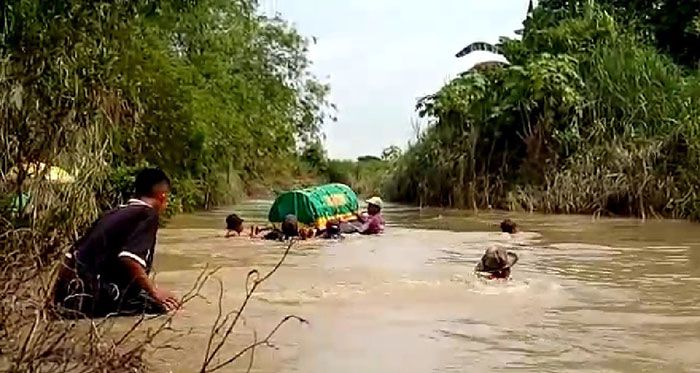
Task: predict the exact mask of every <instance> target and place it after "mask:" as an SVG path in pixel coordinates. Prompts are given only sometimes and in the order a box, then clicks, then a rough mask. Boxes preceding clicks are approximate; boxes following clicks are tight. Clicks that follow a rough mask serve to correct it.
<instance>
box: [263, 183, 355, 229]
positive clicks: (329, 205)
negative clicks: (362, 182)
mask: <svg viewBox="0 0 700 373" xmlns="http://www.w3.org/2000/svg"><path fill="white" fill-rule="evenodd" d="M359 207H360V206H359V202H358V200H357V195H356V194H355V192H354V191H353V190H352V189H351V188H350V187H349V186H347V185H344V184H326V185H320V186H317V187H313V188H308V189H299V190H292V191H289V192H284V193H282V194H280V195H279V196H277V199H275V202H274V203H273V204H272V207H271V208H270V213H269V214H268V219H269V220H270V222H272V223H281V222H282V221H283V220H284V218H285V217H286V216H287V215H288V214H294V215H296V217H297V220H298V221H299V222H300V223H303V224H306V225H310V226H316V227H317V228H324V227H325V226H326V222H327V221H328V220H333V219H335V220H343V221H346V220H352V219H353V218H354V216H355V215H354V214H355V213H356V212H357V211H358V209H359Z"/></svg>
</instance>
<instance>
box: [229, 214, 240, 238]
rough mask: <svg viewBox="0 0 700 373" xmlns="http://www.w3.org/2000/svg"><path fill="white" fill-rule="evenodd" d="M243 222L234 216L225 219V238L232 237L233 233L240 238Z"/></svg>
mask: <svg viewBox="0 0 700 373" xmlns="http://www.w3.org/2000/svg"><path fill="white" fill-rule="evenodd" d="M243 222H244V220H243V219H242V218H241V217H239V216H238V215H236V214H230V215H229V216H227V217H226V237H227V238H228V237H230V236H232V235H233V234H234V233H235V234H236V235H237V236H240V235H241V233H242V232H243Z"/></svg>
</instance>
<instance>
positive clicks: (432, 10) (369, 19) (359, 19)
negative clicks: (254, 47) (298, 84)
mask: <svg viewBox="0 0 700 373" xmlns="http://www.w3.org/2000/svg"><path fill="white" fill-rule="evenodd" d="M268 2H270V3H269V4H267V3H265V1H263V2H262V6H263V8H264V9H267V8H272V10H274V11H276V12H279V13H281V15H282V17H283V18H285V19H287V20H289V21H291V22H293V23H294V24H295V25H296V26H297V28H298V29H299V31H300V32H301V33H302V34H304V35H306V36H316V37H317V39H318V40H317V44H316V45H313V46H312V47H311V50H310V57H311V59H312V60H313V62H314V64H313V72H314V73H315V74H316V75H317V76H318V77H319V78H321V79H322V80H323V81H327V82H329V83H330V84H331V91H332V93H331V100H332V101H333V102H334V103H335V104H336V105H337V106H338V109H339V110H338V122H337V123H329V124H327V125H326V127H325V130H324V132H325V133H326V135H327V141H326V146H327V148H328V152H329V155H330V156H331V157H335V158H356V157H358V156H361V155H366V154H371V155H378V154H380V153H381V151H382V149H384V148H386V147H388V146H390V145H398V146H401V147H403V146H405V145H406V142H407V141H408V140H409V139H412V138H414V130H413V128H412V123H411V121H412V120H413V119H414V118H415V117H416V112H415V104H416V100H417V99H418V98H419V97H422V96H425V95H427V94H430V93H433V92H434V91H436V90H437V89H439V88H440V87H441V86H442V85H443V84H444V83H445V82H446V81H447V80H448V79H449V78H450V77H453V76H455V75H456V74H458V73H460V72H462V71H465V70H467V69H469V68H471V67H472V66H473V65H474V64H475V63H477V62H480V61H483V60H484V59H488V58H493V56H490V55H489V54H488V52H477V53H474V54H473V55H469V56H467V57H464V58H456V57H454V55H455V53H457V52H458V51H459V50H460V49H462V48H463V47H465V46H466V45H468V44H469V43H472V42H475V41H486V42H490V43H495V42H497V41H498V37H499V36H501V35H506V36H513V35H514V34H513V31H514V30H516V29H519V28H521V27H522V21H523V19H524V18H525V13H526V9H527V3H528V1H527V0H489V1H481V0H441V1H439V2H436V3H434V4H430V3H426V2H425V1H418V0H403V1H401V0H323V1H318V0H274V1H273V0H268ZM266 7H267V8H266ZM495 58H498V57H495Z"/></svg>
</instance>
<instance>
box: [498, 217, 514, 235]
mask: <svg viewBox="0 0 700 373" xmlns="http://www.w3.org/2000/svg"><path fill="white" fill-rule="evenodd" d="M501 232H503V233H510V234H514V233H518V225H517V224H516V223H515V222H514V221H512V220H510V219H505V220H503V221H502V222H501Z"/></svg>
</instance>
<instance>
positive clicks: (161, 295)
mask: <svg viewBox="0 0 700 373" xmlns="http://www.w3.org/2000/svg"><path fill="white" fill-rule="evenodd" d="M119 259H120V260H121V262H122V263H123V264H124V267H125V268H126V269H127V271H129V274H130V275H131V278H133V279H134V282H135V283H136V285H138V286H139V287H140V288H141V289H143V290H144V291H145V292H146V293H147V294H148V295H150V296H151V297H152V298H153V299H155V300H156V301H158V302H160V303H161V304H162V305H163V306H165V308H166V309H168V311H172V310H175V309H177V308H179V307H180V302H179V301H178V300H177V298H175V296H174V295H172V294H171V293H169V292H168V291H165V290H162V289H158V288H156V287H155V285H154V284H153V281H151V279H150V278H148V275H147V274H146V270H145V269H144V267H143V266H142V265H141V263H139V262H137V261H136V260H134V259H132V258H130V257H126V256H125V257H120V258H119Z"/></svg>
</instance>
